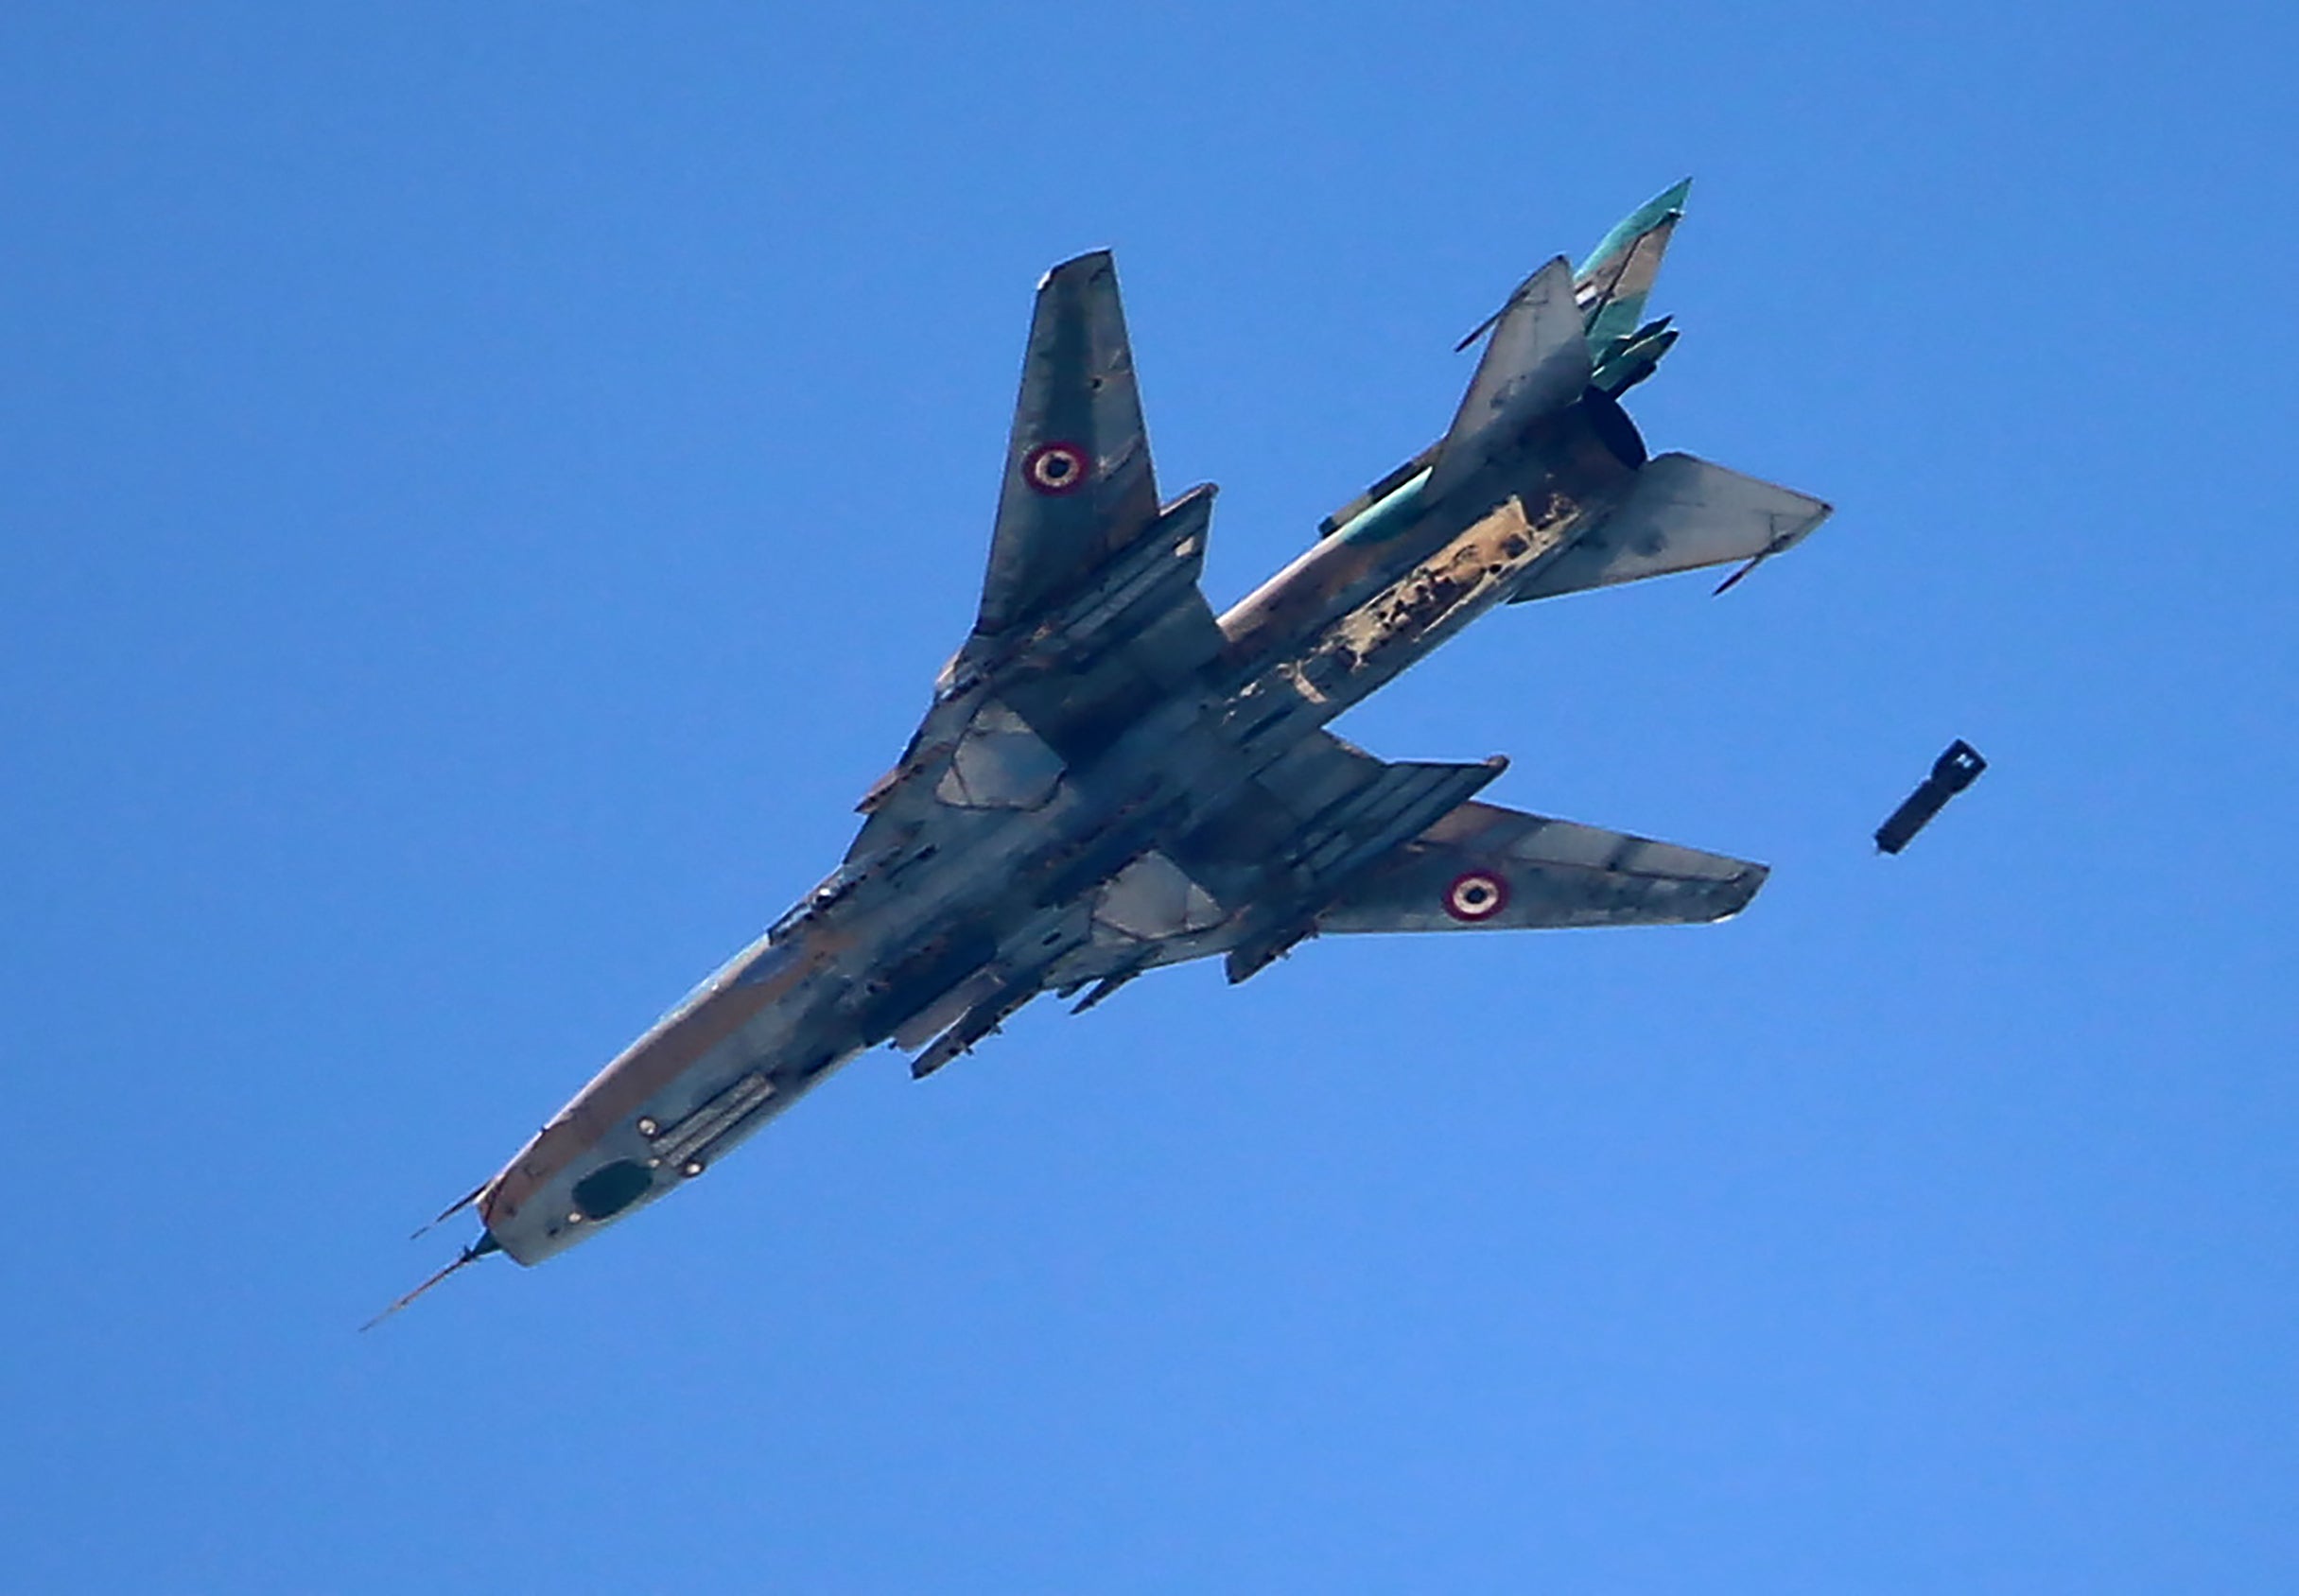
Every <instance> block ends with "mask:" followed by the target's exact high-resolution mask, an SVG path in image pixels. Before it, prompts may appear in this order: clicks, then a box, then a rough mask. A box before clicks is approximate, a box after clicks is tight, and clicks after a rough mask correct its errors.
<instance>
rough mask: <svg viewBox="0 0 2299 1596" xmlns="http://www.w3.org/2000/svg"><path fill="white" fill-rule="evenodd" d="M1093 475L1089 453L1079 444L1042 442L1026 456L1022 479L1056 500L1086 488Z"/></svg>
mask: <svg viewBox="0 0 2299 1596" xmlns="http://www.w3.org/2000/svg"><path fill="white" fill-rule="evenodd" d="M1091 474H1092V473H1091V467H1090V464H1089V461H1088V460H1087V459H1086V451H1085V450H1083V449H1081V448H1079V447H1078V446H1077V445H1076V444H1075V443H1062V442H1054V443H1040V444H1039V445H1038V446H1037V447H1036V448H1035V449H1032V450H1031V451H1030V452H1029V453H1028V454H1027V455H1024V456H1023V457H1022V462H1021V476H1022V480H1023V481H1025V482H1027V483H1029V484H1030V486H1031V487H1032V488H1034V489H1036V491H1037V492H1038V493H1041V494H1054V495H1055V496H1056V497H1058V496H1060V495H1061V494H1071V493H1075V492H1076V491H1077V490H1078V489H1080V488H1082V487H1084V486H1085V485H1086V478H1087V477H1089V476H1090V475H1091Z"/></svg>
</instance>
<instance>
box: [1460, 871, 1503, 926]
mask: <svg viewBox="0 0 2299 1596" xmlns="http://www.w3.org/2000/svg"><path fill="white" fill-rule="evenodd" d="M1507 907H1508V883H1507V881H1504V880H1503V879H1501V877H1500V876H1495V875H1493V874H1492V873H1491V872H1490V871H1487V870H1472V871H1471V872H1469V873H1468V874H1467V875H1466V876H1456V877H1454V883H1453V885H1452V886H1450V887H1447V888H1446V889H1445V912H1446V913H1448V914H1450V915H1452V916H1453V917H1454V919H1455V920H1468V921H1472V922H1473V921H1477V920H1489V919H1491V918H1492V917H1493V916H1494V915H1496V914H1498V913H1500V912H1501V911H1503V910H1504V909H1507Z"/></svg>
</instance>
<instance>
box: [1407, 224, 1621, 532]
mask: <svg viewBox="0 0 2299 1596" xmlns="http://www.w3.org/2000/svg"><path fill="white" fill-rule="evenodd" d="M1588 386H1589V342H1588V338H1587V336H1586V334H1585V333H1584V332H1583V330H1582V326H1581V314H1580V307H1579V306H1578V305H1577V304H1575V303H1574V299H1573V268H1572V266H1571V264H1570V263H1568V262H1567V261H1566V260H1565V258H1564V257H1563V256H1562V255H1559V256H1558V257H1557V258H1556V259H1555V260H1553V261H1551V262H1549V263H1548V265H1546V266H1544V267H1542V268H1541V269H1540V270H1539V271H1536V272H1534V273H1533V274H1532V275H1531V276H1530V277H1527V278H1526V279H1525V280H1524V282H1523V283H1522V284H1521V285H1519V286H1518V288H1517V291H1516V292H1515V293H1513V294H1511V295H1510V296H1509V300H1508V304H1506V305H1504V306H1503V307H1502V310H1501V314H1500V316H1499V318H1498V319H1497V320H1496V321H1495V324H1494V326H1493V330H1492V337H1491V338H1489V339H1488V340H1487V342H1486V344H1485V354H1484V356H1483V357H1482V358H1481V359H1479V360H1478V362H1477V374H1476V376H1475V377H1474V378H1473V379H1472V380H1471V382H1470V384H1469V391H1468V393H1467V394H1466V395H1464V396H1463V397H1462V399H1461V408H1460V410H1459V411H1458V412H1457V413H1456V414H1455V415H1454V418H1453V425H1452V427H1451V429H1450V430H1448V431H1447V432H1446V434H1445V441H1444V442H1443V443H1442V444H1441V445H1440V446H1439V448H1438V450H1437V465H1436V467H1435V472H1434V475H1432V476H1431V477H1430V479H1429V486H1428V488H1427V490H1426V493H1427V495H1428V497H1429V499H1430V500H1431V501H1434V500H1435V499H1436V498H1437V495H1438V494H1444V493H1447V492H1449V491H1450V490H1452V489H1454V488H1455V487H1457V486H1459V485H1460V484H1461V483H1463V482H1466V481H1468V480H1469V478H1471V477H1474V476H1475V475H1476V474H1477V473H1478V472H1479V471H1481V470H1483V469H1484V468H1485V464H1486V462H1487V461H1488V460H1491V459H1492V458H1493V456H1495V455H1496V454H1499V453H1501V452H1503V451H1504V450H1506V449H1507V447H1508V446H1509V445H1510V444H1511V443H1513V442H1516V440H1517V439H1518V437H1519V436H1520V435H1521V434H1523V432H1524V429H1525V428H1526V427H1527V426H1529V425H1532V423H1533V422H1534V421H1536V420H1538V419H1539V418H1540V417H1541V416H1543V415H1546V414H1548V413H1549V412H1550V411H1552V410H1556V409H1559V408H1562V407H1564V406H1566V405H1569V404H1571V403H1572V402H1573V401H1574V400H1576V399H1577V398H1579V397H1580V395H1581V390H1584V389H1586V388H1587V387H1588Z"/></svg>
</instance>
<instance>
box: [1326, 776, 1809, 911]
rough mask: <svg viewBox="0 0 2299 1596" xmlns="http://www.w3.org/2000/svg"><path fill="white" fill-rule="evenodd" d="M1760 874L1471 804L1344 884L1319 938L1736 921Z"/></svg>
mask: <svg viewBox="0 0 2299 1596" xmlns="http://www.w3.org/2000/svg"><path fill="white" fill-rule="evenodd" d="M1766 874H1767V872H1766V869H1765V867H1764V866H1763V865H1761V864H1753V863H1750V861H1749V860H1747V859H1730V858H1727V857H1725V856H1724V855H1722V854H1704V853H1698V852H1696V851H1695V850H1693V849H1691V848H1680V847H1677V846H1675V845H1673V844H1671V843H1667V842H1655V841H1650V840H1648V839H1646V838H1643V837H1629V836H1625V835H1623V834H1622V833H1620V832H1617V831H1600V830H1598V829H1597V828H1596V827H1594V826H1590V825H1576V824H1573V823H1572V822H1571V821H1562V820H1549V819H1547V818H1545V817H1543V816H1541V815H1531V814H1525V813H1524V812H1523V811H1521V810H1517V809H1507V808H1503V807H1500V806H1498V805H1495V804H1486V803H1480V802H1474V801H1472V802H1470V803H1466V804H1463V805H1461V806H1460V807H1458V808H1456V809H1454V811H1453V812H1452V813H1450V814H1448V815H1446V816H1445V817H1444V818H1443V819H1442V820H1440V821H1438V822H1437V824H1435V825H1432V826H1431V827H1429V829H1428V830H1427V831H1425V832H1423V833H1422V834H1421V835H1420V836H1419V837H1417V838H1415V839H1414V840H1413V841H1410V842H1408V843H1406V844H1405V845H1404V846H1403V847H1402V848H1400V849H1399V850H1398V851H1397V853H1396V854H1395V855H1394V856H1393V857H1392V858H1391V859H1388V860H1386V861H1385V862H1384V863H1383V864H1382V865H1381V866H1380V867H1379V868H1377V869H1376V870H1374V871H1373V872H1371V873H1369V874H1368V875H1367V876H1363V877H1362V878H1360V879H1359V880H1357V881H1356V882H1354V883H1352V884H1351V885H1350V887H1349V888H1348V889H1347V890H1346V891H1345V892H1343V893H1341V895H1340V896H1339V897H1338V898H1336V899H1335V900H1334V901H1333V903H1332V905H1331V906H1329V907H1328V908H1327V909H1326V910H1325V911H1324V912H1323V913H1321V914H1319V915H1318V916H1317V929H1318V930H1319V931H1331V932H1350V931H1460V930H1478V929H1495V930H1510V929H1513V930H1523V929H1527V928H1554V927H1566V926H1659V925H1692V924H1698V923H1701V922H1705V921H1711V920H1722V919H1725V918H1727V917H1729V916H1731V915H1733V914H1737V913H1738V912H1739V911H1741V910H1742V909H1744V908H1746V907H1747V906H1748V902H1749V900H1750V898H1752V897H1754V896H1755V895H1756V889H1757V888H1759V887H1761V886H1763V885H1764V880H1765V876H1766Z"/></svg>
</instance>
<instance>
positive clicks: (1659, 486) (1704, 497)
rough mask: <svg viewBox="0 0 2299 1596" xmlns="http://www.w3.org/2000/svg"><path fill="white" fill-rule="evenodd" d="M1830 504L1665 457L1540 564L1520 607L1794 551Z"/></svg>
mask: <svg viewBox="0 0 2299 1596" xmlns="http://www.w3.org/2000/svg"><path fill="white" fill-rule="evenodd" d="M1830 510H1831V507H1830V506H1829V505H1826V504H1823V503H1822V502H1821V501H1820V500H1819V499H1816V498H1813V497H1811V496H1810V495H1809V494H1800V493H1797V492H1796V491H1795V490H1794V489H1791V488H1782V487H1776V486H1775V485H1773V484H1772V483H1770V482H1760V481H1758V480H1757V479H1756V478H1755V477H1743V476H1741V475H1740V474H1739V473H1738V472H1736V471H1727V470H1725V468H1724V467H1722V466H1720V465H1711V464H1709V463H1708V461H1706V460H1696V459H1694V458H1693V457H1692V456H1691V455H1676V454H1671V455H1662V456H1660V457H1659V458H1658V459H1656V460H1651V461H1650V462H1648V463H1647V464H1646V466H1645V468H1644V469H1643V470H1642V471H1640V472H1638V473H1637V478H1636V485H1635V486H1634V487H1633V488H1631V489H1630V490H1629V492H1628V498H1627V499H1625V500H1624V501H1623V502H1622V504H1621V507H1620V508H1619V509H1618V510H1616V511H1614V512H1612V513H1611V515H1610V516H1608V517H1607V518H1606V519H1605V520H1604V521H1603V522H1602V523H1600V524H1599V525H1597V526H1596V527H1594V528H1593V529H1590V530H1589V531H1587V532H1586V533H1584V534H1582V535H1581V537H1580V538H1579V539H1578V540H1577V541H1576V542H1575V543H1574V545H1573V546H1571V547H1570V548H1568V549H1566V550H1565V551H1564V552H1563V553H1561V554H1559V555H1558V556H1557V557H1556V558H1555V559H1553V560H1551V561H1549V562H1548V563H1547V564H1543V565H1541V566H1539V567H1537V568H1536V569H1535V570H1534V572H1533V574H1532V576H1531V578H1530V580H1528V581H1526V582H1525V584H1524V586H1523V587H1522V588H1520V589H1518V590H1517V592H1515V593H1514V594H1512V595H1510V598H1509V601H1510V602H1511V603H1518V604H1521V603H1524V601H1526V600H1527V599H1531V598H1555V597H1556V596H1557V595H1558V594H1560V593H1578V592H1580V591H1581V590H1582V589H1584V588H1591V587H1604V586H1609V585H1611V583H1614V582H1623V581H1638V580H1639V579H1641V578H1644V577H1658V576H1666V575H1668V574H1669V573H1670V572H1672V571H1690V570H1696V569H1698V567H1700V566H1702V565H1720V564H1724V563H1726V562H1727V561H1732V560H1763V559H1768V558H1769V557H1770V556H1772V555H1775V554H1778V553H1779V552H1781V550H1783V549H1785V548H1790V547H1793V546H1795V545H1796V544H1797V543H1799V542H1801V541H1802V540H1803V538H1804V537H1805V536H1806V535H1807V534H1808V533H1810V532H1811V530H1812V529H1814V528H1815V527H1817V526H1819V525H1820V523H1821V522H1822V521H1825V520H1826V519H1828V515H1829V512H1830Z"/></svg>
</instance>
